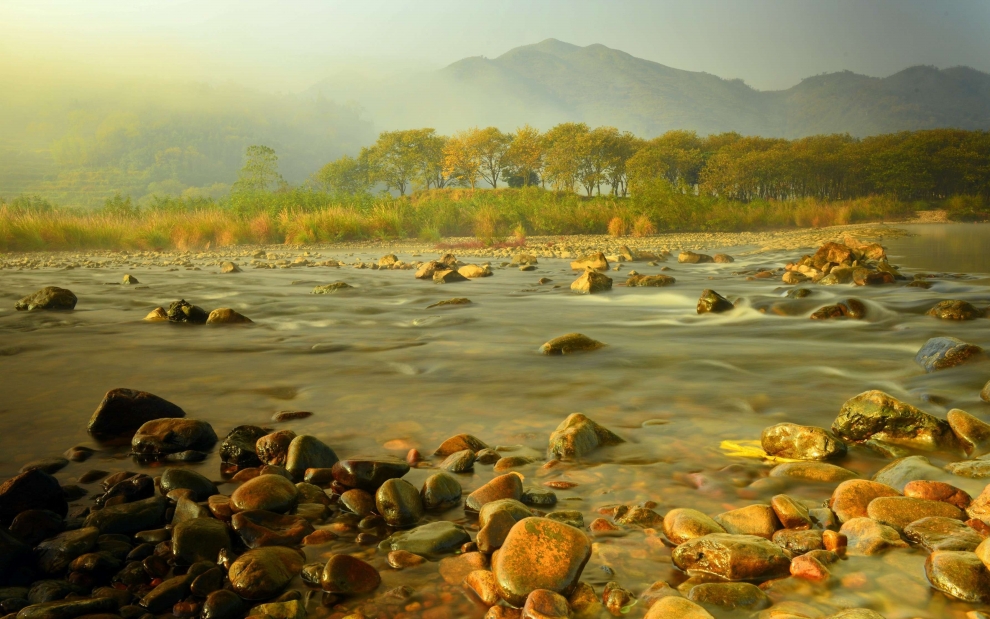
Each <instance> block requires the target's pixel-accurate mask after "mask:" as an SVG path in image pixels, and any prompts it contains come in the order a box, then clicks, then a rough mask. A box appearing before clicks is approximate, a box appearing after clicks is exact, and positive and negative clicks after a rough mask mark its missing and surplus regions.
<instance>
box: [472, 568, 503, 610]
mask: <svg viewBox="0 0 990 619" xmlns="http://www.w3.org/2000/svg"><path fill="white" fill-rule="evenodd" d="M464 586H465V587H466V588H467V589H468V590H469V591H471V592H472V593H474V594H475V595H476V596H477V597H478V599H479V600H481V603H482V604H484V605H485V606H494V605H495V604H498V601H499V599H501V598H499V596H498V586H497V584H496V582H495V575H494V574H492V573H491V572H490V571H488V570H474V571H473V572H471V573H470V574H468V575H467V576H465V577H464Z"/></svg>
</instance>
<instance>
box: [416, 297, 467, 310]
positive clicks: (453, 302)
mask: <svg viewBox="0 0 990 619" xmlns="http://www.w3.org/2000/svg"><path fill="white" fill-rule="evenodd" d="M470 304H471V299H466V298H464V297H455V298H453V299H446V300H444V301H437V302H436V303H433V304H430V305H427V306H426V309H433V308H434V307H448V306H451V307H453V306H458V305H470Z"/></svg>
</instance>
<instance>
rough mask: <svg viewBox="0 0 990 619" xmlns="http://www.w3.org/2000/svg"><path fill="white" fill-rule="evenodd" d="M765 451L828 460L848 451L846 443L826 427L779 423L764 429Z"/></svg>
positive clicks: (791, 456) (778, 454)
mask: <svg viewBox="0 0 990 619" xmlns="http://www.w3.org/2000/svg"><path fill="white" fill-rule="evenodd" d="M760 443H761V445H762V447H763V451H765V452H767V453H768V454H770V455H771V456H780V457H784V458H790V459H794V460H828V459H829V458H838V457H841V456H844V455H845V453H846V444H845V443H843V442H842V441H840V440H839V439H837V438H835V436H833V435H832V433H830V432H829V431H827V430H825V429H824V428H818V427H815V426H801V425H797V424H794V423H779V424H777V425H775V426H770V427H769V428H766V429H765V430H763V435H762V436H761V437H760Z"/></svg>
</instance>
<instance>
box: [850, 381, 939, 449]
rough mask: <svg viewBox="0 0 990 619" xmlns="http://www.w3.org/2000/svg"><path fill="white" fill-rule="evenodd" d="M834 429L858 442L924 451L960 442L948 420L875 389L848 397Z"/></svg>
mask: <svg viewBox="0 0 990 619" xmlns="http://www.w3.org/2000/svg"><path fill="white" fill-rule="evenodd" d="M832 432H834V433H835V434H836V436H838V437H839V438H841V439H843V440H848V441H853V442H857V443H861V442H864V441H869V440H873V441H879V442H881V443H886V444H890V445H897V446H902V447H907V448H910V449H919V450H923V451H936V450H942V449H953V448H954V447H956V445H957V443H956V438H955V435H954V434H953V433H952V429H951V428H950V427H949V424H948V422H946V421H943V420H941V419H939V418H938V417H935V416H934V415H929V414H928V413H926V412H924V411H921V410H918V409H917V408H915V407H913V406H911V405H910V404H906V403H904V402H901V401H899V400H897V399H896V398H894V397H892V396H890V395H888V394H886V393H884V392H882V391H876V390H874V391H865V392H863V393H861V394H859V395H857V396H856V397H854V398H850V399H849V400H847V401H846V403H845V404H843V405H842V408H841V409H840V410H839V416H838V417H836V419H835V421H834V422H833V423H832Z"/></svg>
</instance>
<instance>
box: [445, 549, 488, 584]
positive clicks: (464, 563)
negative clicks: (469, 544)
mask: <svg viewBox="0 0 990 619" xmlns="http://www.w3.org/2000/svg"><path fill="white" fill-rule="evenodd" d="M488 566H489V561H488V557H487V556H486V555H485V554H483V553H480V552H465V553H464V554H461V555H457V556H456V557H446V558H443V559H441V560H440V563H439V565H438V568H439V570H440V576H441V577H442V578H443V580H444V582H446V583H447V584H448V585H460V584H461V583H462V582H463V581H464V578H465V577H466V576H467V575H468V574H470V573H471V572H473V571H475V570H487V569H488Z"/></svg>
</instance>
